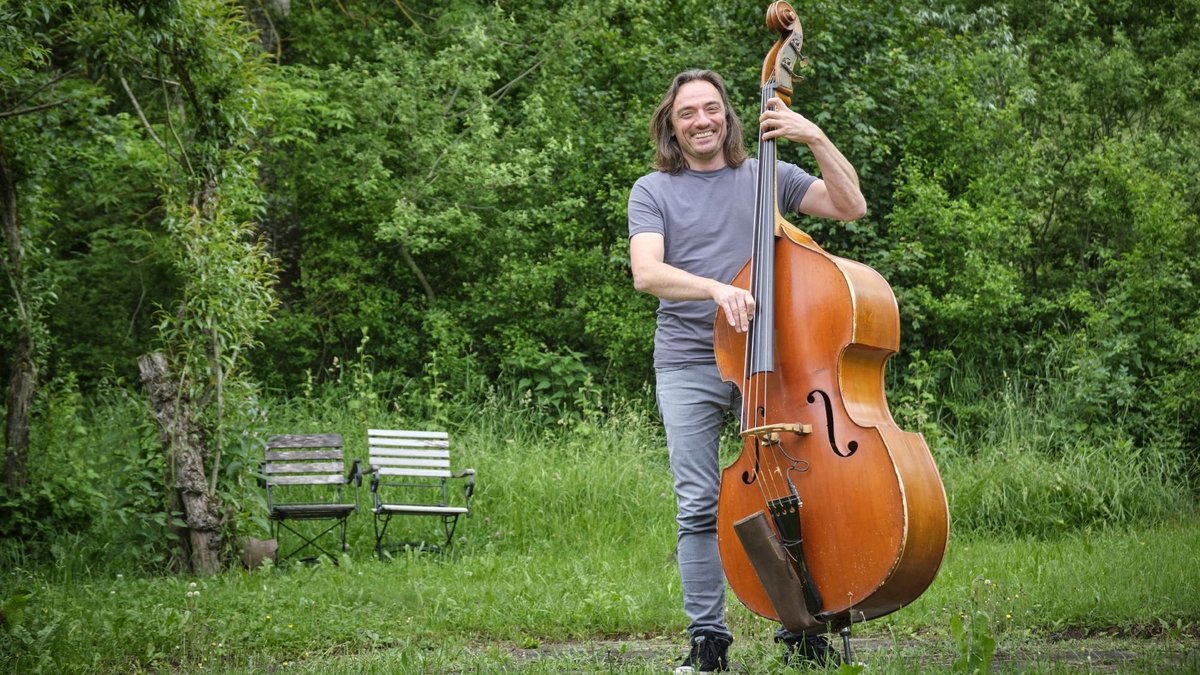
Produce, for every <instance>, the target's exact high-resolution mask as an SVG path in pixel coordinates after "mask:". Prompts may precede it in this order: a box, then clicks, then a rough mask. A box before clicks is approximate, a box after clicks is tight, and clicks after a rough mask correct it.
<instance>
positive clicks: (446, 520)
mask: <svg viewBox="0 0 1200 675" xmlns="http://www.w3.org/2000/svg"><path fill="white" fill-rule="evenodd" d="M456 527H458V514H457V513H455V514H453V515H449V516H442V530H443V531H444V532H445V533H446V543H445V544H444V545H443V546H444V547H445V548H450V543H451V541H452V540H453V539H454V528H456Z"/></svg>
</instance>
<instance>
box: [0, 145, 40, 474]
mask: <svg viewBox="0 0 1200 675" xmlns="http://www.w3.org/2000/svg"><path fill="white" fill-rule="evenodd" d="M0 220H3V224H4V239H5V242H6V243H7V244H8V247H7V248H8V255H7V257H6V258H5V265H4V269H5V272H6V275H5V276H7V277H8V284H9V286H10V288H11V290H12V296H13V302H14V303H15V305H16V308H17V320H18V323H19V325H18V326H17V339H16V344H15V345H13V351H12V364H11V367H12V375H11V377H10V378H9V381H8V394H7V396H6V397H5V406H6V407H5V410H6V415H5V418H6V419H5V426H4V428H5V432H4V484H5V486H7V487H8V489H10V490H17V489H20V488H22V487H24V486H25V483H26V481H27V480H28V471H27V462H28V457H29V417H30V414H31V411H32V410H33V394H34V391H35V390H36V388H37V364H36V363H35V362H34V360H33V317H32V316H31V315H30V309H29V304H28V302H27V299H26V298H25V292H24V291H25V279H24V276H23V273H22V271H21V224H20V222H19V215H18V211H17V185H16V179H15V177H14V176H13V175H12V172H11V171H10V170H9V167H8V158H7V157H6V156H5V152H4V148H3V147H0Z"/></svg>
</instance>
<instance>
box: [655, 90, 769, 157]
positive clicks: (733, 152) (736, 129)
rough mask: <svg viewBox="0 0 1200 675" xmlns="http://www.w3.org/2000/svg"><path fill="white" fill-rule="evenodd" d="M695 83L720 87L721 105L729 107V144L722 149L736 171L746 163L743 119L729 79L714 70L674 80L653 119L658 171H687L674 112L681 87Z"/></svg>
mask: <svg viewBox="0 0 1200 675" xmlns="http://www.w3.org/2000/svg"><path fill="white" fill-rule="evenodd" d="M695 80H704V81H705V82H707V83H709V84H711V85H712V86H714V87H716V88H717V92H718V93H719V94H721V104H722V105H723V106H725V144H724V145H723V146H722V147H721V150H722V152H724V153H725V163H726V164H728V165H729V166H731V167H734V168H736V167H739V166H741V165H742V162H744V161H746V148H745V137H744V135H743V133H742V120H740V119H739V118H738V116H737V112H736V111H735V110H734V109H733V106H732V105H730V103H729V94H728V93H727V91H726V88H725V80H724V79H722V78H721V76H720V75H718V74H717V73H716V72H714V71H711V70H685V71H683V72H682V73H679V74H678V75H676V76H675V79H674V80H672V81H671V87H670V88H669V89H667V93H666V95H665V96H663V99H662V102H660V103H659V104H658V107H657V108H655V109H654V114H653V115H651V116H650V138H651V139H652V140H653V141H654V168H655V169H658V170H659V171H666V172H667V173H671V174H677V173H679V172H681V171H683V170H684V169H686V168H687V161H686V160H685V159H684V157H683V151H682V150H680V149H679V141H678V140H676V139H675V130H674V129H673V128H672V126H671V109H672V108H674V107H675V98H676V97H677V96H679V88H680V87H682V86H683V85H685V84H687V83H688V82H693V81H695Z"/></svg>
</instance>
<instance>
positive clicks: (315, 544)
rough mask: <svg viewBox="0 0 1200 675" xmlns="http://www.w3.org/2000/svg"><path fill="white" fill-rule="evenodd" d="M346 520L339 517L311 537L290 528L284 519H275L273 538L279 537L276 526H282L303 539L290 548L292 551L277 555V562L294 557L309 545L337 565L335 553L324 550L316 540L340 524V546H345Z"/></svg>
mask: <svg viewBox="0 0 1200 675" xmlns="http://www.w3.org/2000/svg"><path fill="white" fill-rule="evenodd" d="M346 520H347V519H346V518H341V519H339V520H338V521H337V522H335V523H333V524H332V525H330V526H329V527H327V528H325V529H324V530H321V532H319V533H317V534H316V535H314V536H312V537H308V536H306V535H304V534H303V533H301V532H299V531H297V530H296V529H294V528H292V526H290V525H288V524H287V522H286V521H283V520H278V521H275V525H276V535H275V539H276V540H278V539H279V536H278V528H279V527H282V528H283V529H285V530H287V531H288V532H291V533H292V534H294V535H296V536H297V537H299V538H300V539H301V540H303V542H304V543H302V544H300V545H299V546H297V547H296V548H294V549H292V551H291V552H290V553H288V554H287V555H283V556H279V557H278V562H279V563H283V562H284V561H286V560H287V559H288V558H292V557H295V556H296V555H298V554H299V553H300V552H301V551H303V550H305V549H307V548H309V547H310V546H311V547H312V548H315V549H317V550H318V551H320V552H321V553H324V554H325V555H327V556H329V559H330V560H331V561H333V564H334V565H337V564H338V557H337V556H336V555H334V554H332V553H330V552H329V551H327V550H325V548H324V547H323V546H321V545H320V544H319V543H318V542H317V540H318V539H320V538H321V537H323V536H325V535H326V534H328V533H329V532H332V531H333V530H334V529H335V528H337V527H338V526H341V527H342V546H343V548H344V547H345V542H346V534H345V528H346Z"/></svg>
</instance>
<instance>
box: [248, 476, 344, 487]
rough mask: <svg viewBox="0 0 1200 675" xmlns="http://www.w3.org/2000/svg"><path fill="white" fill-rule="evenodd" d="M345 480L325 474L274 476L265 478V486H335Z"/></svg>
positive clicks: (341, 477)
mask: <svg viewBox="0 0 1200 675" xmlns="http://www.w3.org/2000/svg"><path fill="white" fill-rule="evenodd" d="M345 480H346V479H345V477H343V476H341V475H332V474H327V473H326V474H321V475H319V476H313V475H295V474H287V475H278V474H274V475H271V476H269V477H268V478H267V485H335V484H337V483H341V482H343V481H345Z"/></svg>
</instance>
